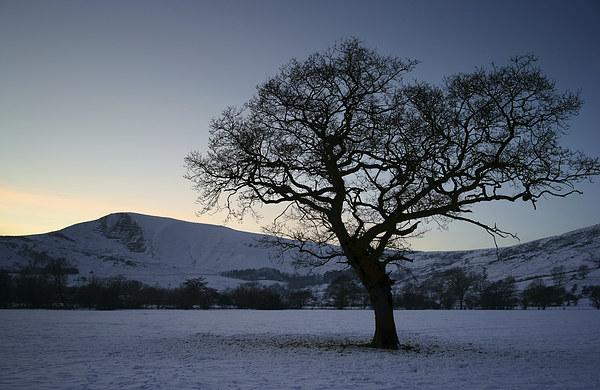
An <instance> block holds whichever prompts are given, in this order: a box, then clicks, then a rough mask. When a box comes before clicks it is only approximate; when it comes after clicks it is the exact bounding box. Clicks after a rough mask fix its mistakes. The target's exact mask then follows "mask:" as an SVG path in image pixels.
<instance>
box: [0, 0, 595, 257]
mask: <svg viewBox="0 0 600 390" xmlns="http://www.w3.org/2000/svg"><path fill="white" fill-rule="evenodd" d="M599 13H600V2H598V1H595V0H589V1H583V0H575V1H566V0H565V1H553V0H543V1H542V0H540V1H536V0H531V1H522V0H519V1H512V0H505V1H478V0H473V1H461V0H454V1H443V0H440V1H428V0H422V1H416V0H412V1H408V0H397V1H381V0H369V1H352V0H340V1H335V0H329V1H327V0H317V1H313V0H304V1H279V0H272V1H266V0H263V1H261V0H258V1H250V0H247V1H242V0H238V1H234V0H219V1H202V0H196V1H185V0H170V1H152V0H147V1H141V0H140V1H135V0H104V1H84V0H52V1H47V0H0V235H24V234H37V233H44V232H49V231H54V230H58V229H61V228H64V227H66V226H69V225H72V224H75V223H78V222H83V221H89V220H93V219H97V218H99V217H102V216H104V215H106V214H109V213H113V212H122V211H131V212H138V213H144V214H150V215H158V216H165V217H172V218H177V219H181V220H186V221H192V222H201V223H211V224H223V223H224V216H223V215H212V216H211V215H202V216H197V215H196V212H197V211H198V207H199V206H198V205H197V204H196V203H195V199H196V196H197V194H196V193H195V192H194V191H193V190H192V188H191V182H189V181H187V180H185V179H184V178H183V175H184V174H185V167H184V162H183V159H184V157H185V156H186V155H188V154H189V152H190V151H192V150H199V151H205V150H206V145H207V141H208V136H209V134H208V129H209V122H210V119H211V118H212V117H216V116H218V115H219V114H220V113H221V111H222V110H223V109H225V108H226V107H227V106H239V105H242V104H243V103H244V102H246V101H247V100H249V99H250V98H251V97H252V96H253V94H254V93H255V91H256V85H258V84H260V83H262V82H263V81H265V80H266V79H267V77H269V76H273V75H275V74H276V73H277V71H278V69H279V68H280V66H282V65H284V64H286V63H287V62H288V61H289V60H290V59H292V58H297V59H300V60H302V59H304V58H306V57H307V56H308V55H310V54H312V53H314V52H317V51H321V50H324V49H326V48H328V47H330V46H332V45H333V44H334V43H335V42H336V41H339V40H340V39H343V38H346V37H358V38H360V39H362V40H363V41H364V43H365V45H367V46H369V47H372V48H375V49H376V50H377V51H378V52H379V53H380V54H383V55H392V56H397V57H402V58H412V59H417V60H419V61H421V62H420V64H419V65H418V66H417V68H416V70H415V71H414V72H412V73H411V74H409V75H408V78H409V79H413V78H414V79H418V80H424V81H428V82H432V83H439V82H440V81H441V80H442V79H443V77H444V76H445V75H451V74H454V73H457V72H470V71H472V70H473V69H474V68H475V67H478V66H487V65H489V64H490V63H492V62H494V63H497V64H504V63H506V61H507V60H508V59H509V58H510V57H512V56H515V55H521V54H527V53H532V54H534V55H536V56H537V57H538V58H539V63H538V64H539V66H540V67H541V68H542V69H543V70H544V72H545V74H547V75H548V76H549V77H550V78H551V79H553V80H555V81H556V85H557V87H558V88H559V89H560V90H565V89H569V90H572V91H577V90H581V96H582V98H583V100H584V101H585V103H584V106H583V108H582V109H581V111H580V113H579V115H578V116H577V117H576V118H574V119H573V120H572V121H571V122H570V125H571V128H570V129H569V132H568V133H567V134H566V135H565V136H564V137H563V144H564V145H565V146H568V147H570V148H572V149H580V150H583V151H584V152H585V153H586V154H587V155H589V156H593V157H598V156H600V131H599V129H598V124H597V123H598V122H597V120H596V117H597V114H598V112H600V82H599V81H600V76H599V74H598V69H600V50H598V48H599V47H600V42H599V40H600V23H598V21H597V16H598V14H599ZM578 188H579V189H580V190H582V191H583V195H573V196H571V197H568V198H564V199H563V198H558V199H547V200H541V201H539V202H538V205H537V210H533V208H532V207H531V204H528V203H522V202H520V203H518V204H512V203H501V204H486V205H483V206H480V207H476V208H475V209H474V212H475V214H474V215H475V216H476V217H477V218H478V219H480V220H481V221H483V222H488V223H491V224H494V223H496V224H497V225H498V227H500V228H503V229H505V230H508V231H511V232H513V233H516V234H517V235H518V237H519V238H520V240H521V242H527V241H531V240H534V239H538V238H542V237H546V236H550V235H556V234H561V233H564V232H567V231H570V230H574V229H578V228H582V227H586V226H589V225H594V224H597V223H600V207H599V206H598V203H597V201H598V199H599V198H600V184H599V183H598V182H597V181H596V182H595V183H582V184H581V185H579V187H578ZM271 218H272V216H271V214H270V211H269V210H264V217H263V219H262V220H259V221H255V220H253V219H248V220H244V221H243V222H242V223H239V222H237V221H232V222H229V223H227V225H226V226H229V227H231V228H233V229H237V230H244V231H252V232H259V231H260V226H261V225H265V224H268V222H269V221H270V220H271ZM430 228H431V230H430V231H429V232H427V233H426V234H425V235H424V236H423V237H422V238H419V239H415V240H413V241H411V245H412V247H413V249H416V250H460V249H475V248H488V247H492V246H493V245H494V242H493V240H492V239H491V237H490V236H489V235H488V234H487V233H486V232H484V231H482V230H481V229H479V228H476V227H472V226H469V225H467V224H464V223H456V222H454V223H451V224H450V225H448V227H447V230H440V229H439V228H438V227H437V226H430ZM515 243H518V241H516V240H512V239H507V240H500V241H499V242H498V244H499V245H512V244H515Z"/></svg>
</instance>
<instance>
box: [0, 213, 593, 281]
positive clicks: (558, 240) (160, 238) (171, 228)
mask: <svg viewBox="0 0 600 390" xmlns="http://www.w3.org/2000/svg"><path fill="white" fill-rule="evenodd" d="M261 237H262V236H261V235H259V234H253V233H247V232H240V231H236V230H233V229H230V228H226V227H222V226H214V225H206V224H200V223H191V222H183V221H178V220H174V219H169V218H162V217H153V216H147V215H141V214H134V213H117V214H111V215H108V216H106V217H103V218H100V219H98V220H95V221H90V222H84V223H80V224H77V225H73V226H70V227H67V228H65V229H62V230H60V231H57V232H52V233H47V234H40V235H32V236H20V237H0V268H5V269H6V268H9V269H16V268H17V267H18V266H20V265H26V264H28V263H34V262H35V261H36V259H39V258H40V254H41V253H46V254H47V255H49V256H51V257H54V258H58V257H64V258H66V259H67V260H69V261H70V262H71V263H73V264H74V265H75V266H76V267H77V268H78V269H79V271H80V273H79V275H78V276H77V278H75V279H77V280H78V281H80V282H84V281H85V280H86V279H88V278H90V277H92V276H97V277H105V276H113V275H123V276H125V277H126V278H128V279H135V280H139V281H142V282H144V283H147V284H150V285H155V284H157V285H161V286H171V287H175V286H178V285H179V284H180V283H181V282H182V281H184V280H186V279H189V278H195V277H198V276H203V277H205V278H206V279H207V281H208V282H209V285H210V286H211V287H213V288H217V289H224V288H227V287H233V286H235V285H237V284H239V283H240V282H241V281H240V280H238V279H231V278H225V277H223V276H220V275H219V274H220V273H221V272H223V271H229V270H235V269H258V268H262V267H268V268H276V269H278V270H280V271H282V272H288V273H294V272H297V273H299V274H307V273H309V272H311V270H310V269H295V268H294V267H293V266H292V265H291V264H290V262H289V261H286V259H283V261H275V260H273V259H272V257H273V256H272V255H273V254H274V250H273V249H272V248H267V247H263V246H261V245H259V240H260V238H261ZM412 257H413V258H414V262H413V263H412V264H407V265H406V269H408V270H410V271H411V272H412V275H413V276H414V277H416V278H417V279H418V280H421V281H422V280H425V279H427V278H430V277H435V276H436V275H438V274H440V273H442V272H443V271H445V270H446V269H450V268H453V267H462V268H465V269H467V270H473V271H476V272H481V271H482V270H483V269H484V268H485V269H486V271H487V274H488V277H489V279H490V280H492V281H494V280H498V279H502V278H505V277H507V276H513V277H514V278H515V279H516V280H517V281H518V282H520V283H521V284H525V283H527V282H528V281H529V280H531V279H533V278H536V277H545V278H548V277H549V276H550V270H551V269H552V268H553V267H556V266H561V265H562V266H564V268H565V271H566V272H567V277H568V279H569V283H570V284H573V283H576V282H579V283H580V284H588V285H591V284H596V285H597V284H600V271H599V267H600V225H595V226H591V227H588V228H584V229H580V230H577V231H573V232H569V233H566V234H563V235H561V236H556V237H550V238H546V239H542V240H537V241H532V242H529V243H524V244H521V245H516V246H512V247H508V248H501V249H500V250H499V251H498V252H497V251H496V249H486V250H474V251H458V252H418V253H415V254H413V256H412ZM582 266H587V267H588V272H587V273H586V274H585V275H583V276H584V277H585V281H583V282H582V281H581V279H582V273H581V269H582V268H581V267H582ZM333 267H337V269H340V268H339V267H340V266H339V265H332V267H331V268H327V269H323V268H321V269H317V270H315V271H314V272H317V273H324V272H326V271H327V270H331V269H334V268H333ZM413 276H410V275H409V273H408V272H404V273H403V274H402V276H401V278H403V279H404V281H408V280H410V279H412V278H413Z"/></svg>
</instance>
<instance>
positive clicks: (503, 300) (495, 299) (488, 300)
mask: <svg viewBox="0 0 600 390" xmlns="http://www.w3.org/2000/svg"><path fill="white" fill-rule="evenodd" d="M517 294H518V290H517V282H516V281H515V279H514V278H513V277H507V278H505V279H502V280H498V281H496V282H493V283H491V284H490V285H489V286H487V287H486V288H485V289H484V290H483V292H482V294H481V300H480V304H481V307H482V308H484V309H496V310H507V309H512V308H514V307H515V306H516V305H517V303H518V302H519V299H518V296H517Z"/></svg>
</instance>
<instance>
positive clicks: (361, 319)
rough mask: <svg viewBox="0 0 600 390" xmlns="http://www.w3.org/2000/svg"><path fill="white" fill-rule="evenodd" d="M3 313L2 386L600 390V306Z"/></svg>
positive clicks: (0, 338)
mask: <svg viewBox="0 0 600 390" xmlns="http://www.w3.org/2000/svg"><path fill="white" fill-rule="evenodd" d="M396 319H397V326H398V329H399V332H400V337H401V341H402V342H403V343H404V344H405V348H404V349H403V350H399V351H380V350H373V349H369V348H365V347H361V346H360V344H361V343H365V342H368V341H369V338H370V336H371V332H372V328H373V314H372V312H371V311H368V310H347V311H335V310H304V311H244V310H210V311H201V310H198V311H176V310H172V311H166V310H165V311H162V310H152V311H142V310H139V311H109V312H102V311H45V310H0V388H2V389H7V390H8V389H34V388H35V389H324V388H327V389H375V388H377V389H402V388H411V389H421V388H422V389H448V388H465V389H474V388H477V389H593V388H600V372H599V371H598V368H599V367H600V366H599V365H598V364H599V363H598V362H600V326H599V325H600V311H593V310H555V311H550V310H547V311H522V310H514V311H397V312H396Z"/></svg>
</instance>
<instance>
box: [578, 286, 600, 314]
mask: <svg viewBox="0 0 600 390" xmlns="http://www.w3.org/2000/svg"><path fill="white" fill-rule="evenodd" d="M582 294H583V296H584V297H587V298H588V299H589V300H590V302H591V303H592V304H593V305H594V307H596V309H598V310H600V286H584V287H583V289H582Z"/></svg>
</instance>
